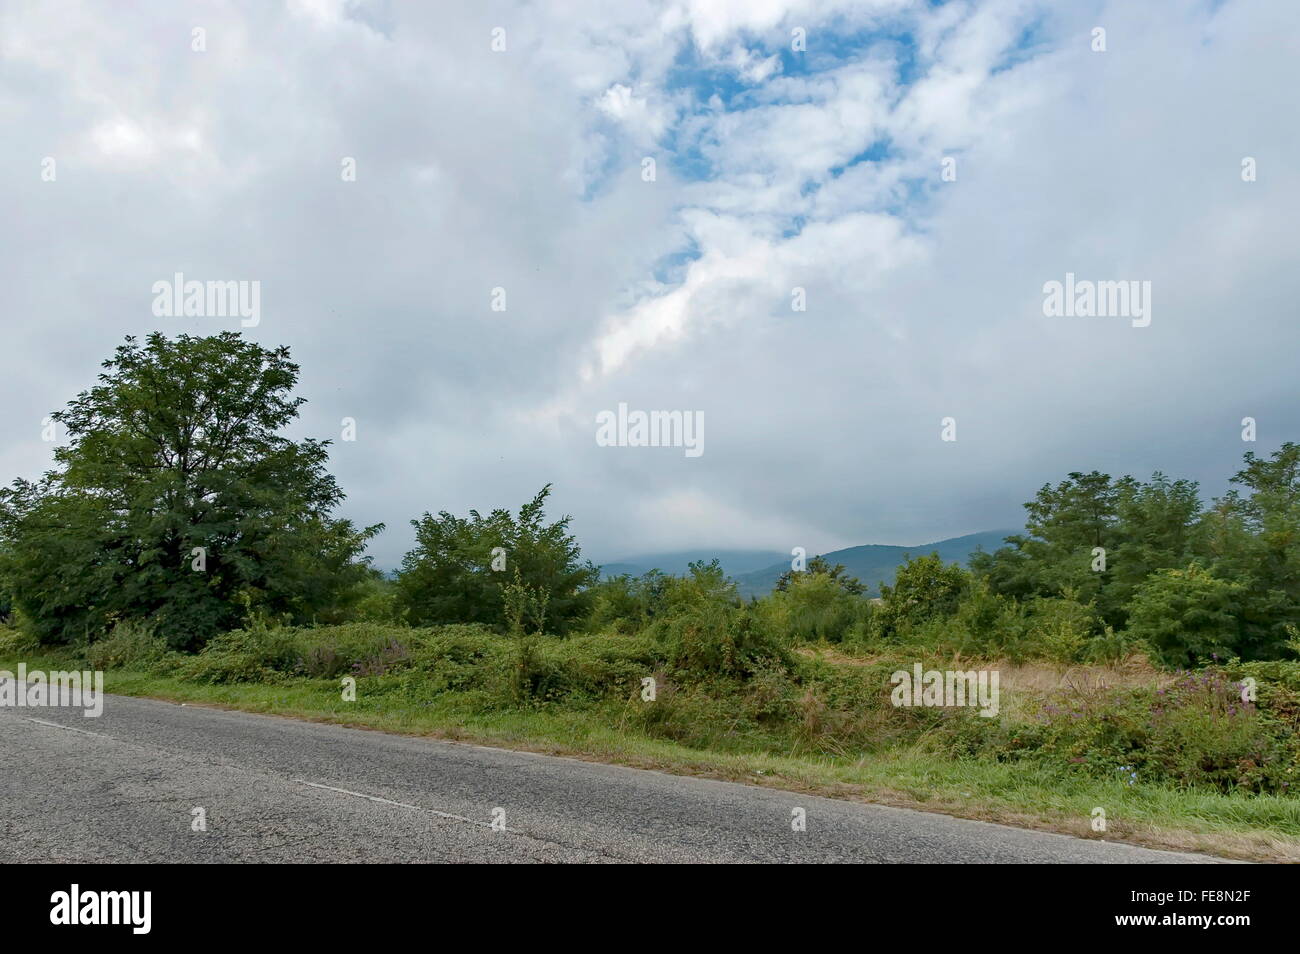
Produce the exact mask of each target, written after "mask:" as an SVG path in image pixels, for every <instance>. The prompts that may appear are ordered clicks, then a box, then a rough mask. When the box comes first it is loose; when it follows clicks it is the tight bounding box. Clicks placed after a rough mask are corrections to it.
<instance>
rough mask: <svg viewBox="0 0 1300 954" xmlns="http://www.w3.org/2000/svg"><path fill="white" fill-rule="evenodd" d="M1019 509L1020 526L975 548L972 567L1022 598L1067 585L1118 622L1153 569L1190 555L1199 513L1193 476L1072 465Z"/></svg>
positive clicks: (995, 586) (1062, 589)
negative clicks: (995, 542) (1139, 474)
mask: <svg viewBox="0 0 1300 954" xmlns="http://www.w3.org/2000/svg"><path fill="white" fill-rule="evenodd" d="M1025 509H1026V511H1027V512H1028V519H1027V520H1026V522H1025V530H1026V533H1025V534H1023V535H1015V536H1011V537H1008V538H1007V542H1008V543H1009V544H1010V546H1007V547H1003V548H1001V549H999V550H997V551H995V552H993V553H991V554H986V553H977V554H975V556H974V557H972V559H971V564H970V565H971V569H972V570H973V571H974V572H975V573H976V575H978V576H980V577H982V578H984V579H986V580H988V582H989V584H990V586H991V588H992V589H993V591H994V592H996V593H999V594H1003V595H1007V596H1014V597H1015V598H1017V599H1020V600H1028V599H1033V598H1036V597H1045V598H1046V597H1059V596H1061V595H1062V594H1064V593H1066V592H1071V593H1073V594H1074V595H1075V597H1077V598H1078V599H1079V600H1081V601H1082V602H1085V603H1094V604H1095V605H1096V607H1097V611H1098V613H1100V615H1101V617H1102V619H1103V620H1104V621H1105V622H1106V623H1108V624H1111V625H1112V626H1117V627H1118V626H1122V625H1123V624H1124V622H1125V620H1126V618H1127V609H1126V606H1127V604H1128V602H1129V600H1130V599H1131V598H1132V596H1133V594H1134V592H1135V591H1136V590H1137V588H1138V587H1139V586H1140V585H1141V584H1142V582H1143V581H1144V580H1146V578H1147V577H1148V576H1149V575H1150V574H1151V573H1153V572H1154V571H1155V570H1158V569H1163V568H1168V567H1177V566H1184V565H1186V562H1187V561H1188V560H1189V559H1190V558H1191V557H1192V556H1193V555H1194V546H1195V542H1196V540H1197V533H1198V529H1197V528H1198V524H1199V521H1200V516H1201V502H1200V497H1199V494H1198V490H1197V485H1196V483H1195V482H1193V481H1187V480H1177V481H1171V480H1169V479H1168V478H1167V477H1165V476H1164V475H1163V474H1161V473H1159V472H1157V473H1156V474H1154V475H1153V476H1152V478H1151V480H1150V481H1149V482H1147V483H1143V482H1142V481H1139V480H1135V479H1134V478H1132V477H1121V478H1120V479H1118V480H1114V479H1112V478H1111V477H1110V476H1109V475H1108V474H1102V473H1099V472H1097V471H1093V472H1092V473H1089V474H1084V473H1079V472H1075V473H1071V474H1070V475H1069V478H1068V479H1067V480H1064V481H1062V482H1061V483H1059V484H1057V485H1056V486H1055V487H1053V486H1051V485H1044V486H1043V487H1042V489H1040V490H1039V491H1038V494H1037V495H1036V497H1035V498H1034V500H1032V501H1030V502H1029V503H1027V504H1025Z"/></svg>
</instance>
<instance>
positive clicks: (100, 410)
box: [0, 332, 382, 648]
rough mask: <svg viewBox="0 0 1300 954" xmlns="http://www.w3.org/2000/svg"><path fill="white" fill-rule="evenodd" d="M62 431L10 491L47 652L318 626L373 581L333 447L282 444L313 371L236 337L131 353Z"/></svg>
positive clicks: (189, 340)
mask: <svg viewBox="0 0 1300 954" xmlns="http://www.w3.org/2000/svg"><path fill="white" fill-rule="evenodd" d="M103 367H104V371H103V373H102V374H100V376H99V383H98V384H97V385H96V386H94V387H92V388H90V389H89V390H87V391H83V392H82V393H81V394H80V395H78V396H77V397H76V399H75V400H73V401H72V402H71V403H70V404H69V405H68V407H67V408H66V409H65V410H63V411H60V412H58V413H56V414H54V415H53V416H54V418H55V420H56V421H57V422H58V423H59V424H61V425H62V426H63V427H64V428H65V429H66V433H67V444H66V445H65V446H60V447H59V448H58V449H57V450H56V451H55V455H54V456H55V463H56V466H55V469H54V470H52V471H50V472H49V473H47V474H46V475H45V476H44V478H42V479H41V480H40V481H37V482H34V483H33V482H28V481H21V480H20V481H17V482H16V483H15V484H14V485H13V486H12V487H10V488H8V489H7V490H4V491H0V535H2V537H3V543H2V544H0V573H2V574H3V576H4V578H5V580H6V583H7V585H8V587H9V589H10V591H11V592H12V593H13V600H14V603H15V605H16V606H17V608H18V610H19V611H20V612H21V613H22V615H23V617H24V619H25V620H26V621H27V623H28V625H30V626H31V627H33V628H34V630H35V631H36V633H37V635H38V636H39V637H40V638H41V639H42V641H44V642H67V641H71V640H79V639H94V638H96V637H97V636H98V635H101V634H103V633H104V632H105V631H106V630H107V629H108V628H109V627H111V626H112V625H113V623H114V622H116V621H119V620H125V619H133V620H140V621H146V622H148V623H150V624H151V625H153V626H154V627H155V628H156V629H157V631H158V632H159V633H160V634H162V635H164V636H165V637H166V638H167V639H168V641H169V642H170V643H171V644H172V645H174V646H177V647H183V648H193V647H195V646H198V645H201V644H202V643H203V642H204V641H206V640H207V639H208V638H209V637H210V636H211V635H213V634H214V633H216V632H218V631H220V630H222V629H226V628H230V627H233V626H236V625H238V624H239V622H240V621H241V619H242V618H243V616H244V615H245V614H246V613H248V612H249V611H253V612H264V613H266V614H268V615H273V616H288V617H289V618H290V619H291V620H293V621H309V620H311V619H312V618H313V617H315V616H317V615H318V614H322V613H324V614H328V613H329V612H330V611H332V610H333V609H335V608H336V607H337V606H338V604H339V602H340V601H342V600H346V599H347V598H348V594H349V593H350V592H352V591H353V590H355V589H356V587H357V584H358V583H359V582H360V581H361V580H363V579H364V578H365V576H366V574H367V567H366V565H365V564H366V563H367V560H366V559H365V558H363V557H362V556H361V553H362V550H363V549H364V546H365V542H366V540H367V539H369V538H370V537H371V536H373V535H374V534H375V533H377V532H378V531H379V530H380V529H381V528H382V527H381V526H379V525H377V526H374V527H368V528H357V527H355V526H353V524H352V523H351V522H349V521H347V520H342V519H338V518H336V517H334V516H332V511H333V510H334V509H335V508H336V506H337V505H338V504H339V503H340V502H341V501H342V499H343V493H342V491H341V490H340V489H339V486H338V484H337V483H336V482H335V480H334V478H333V477H332V476H331V475H330V474H329V473H328V472H327V471H326V469H325V464H326V460H327V456H328V452H327V447H328V443H329V442H328V441H317V440H311V439H305V440H301V441H293V440H290V439H289V438H287V437H285V436H283V435H282V434H281V433H280V431H281V430H282V429H283V428H285V427H286V426H287V425H289V424H290V423H291V422H292V421H294V419H295V418H297V416H298V408H299V407H300V406H301V405H302V404H303V403H304V399H302V398H295V397H292V396H291V395H290V392H291V391H292V389H293V388H294V386H295V384H296V382H297V378H298V366H297V365H295V364H293V363H292V362H291V361H290V360H289V352H288V349H287V348H277V349H274V350H268V349H266V348H263V347H261V346H259V345H257V344H256V343H254V342H251V341H247V340H245V339H244V338H242V337H241V336H240V335H238V334H236V333H234V332H224V333H222V334H219V335H213V336H210V337H195V336H190V335H180V336H179V337H177V338H176V339H174V340H170V339H168V338H167V337H165V336H164V335H162V334H160V333H154V334H151V335H149V336H148V338H147V339H146V340H145V342H144V343H143V344H140V343H138V342H137V341H136V339H134V338H131V337H128V338H127V339H126V343H125V344H123V345H121V346H120V347H118V349H117V351H116V353H115V354H114V355H113V357H111V358H110V359H108V360H107V361H105V362H104V365H103Z"/></svg>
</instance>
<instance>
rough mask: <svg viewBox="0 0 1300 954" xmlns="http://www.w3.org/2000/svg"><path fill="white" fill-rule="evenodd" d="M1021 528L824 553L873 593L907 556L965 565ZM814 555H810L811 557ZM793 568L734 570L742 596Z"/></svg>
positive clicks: (784, 563)
mask: <svg viewBox="0 0 1300 954" xmlns="http://www.w3.org/2000/svg"><path fill="white" fill-rule="evenodd" d="M1019 532H1020V531H1019V530H986V531H984V532H983V533H970V534H967V535H966V536H964V537H952V538H951V539H948V540H938V541H936V542H934V543H925V544H922V545H920V546H915V547H891V546H881V545H879V544H868V545H866V546H861V547H849V548H847V549H845V550H833V551H831V552H830V553H823V554H822V556H823V557H824V558H825V559H826V560H827V561H828V562H830V563H832V564H835V563H842V564H844V568H845V569H846V570H847V571H848V572H849V575H850V576H855V577H857V578H858V579H859V580H861V581H862V582H863V583H864V584H866V586H867V591H868V592H869V593H870V594H871V595H872V596H878V595H879V594H880V584H881V583H892V582H893V581H894V571H895V570H896V569H897V568H898V567H899V566H900V565H901V564H902V563H903V562H904V561H905V560H906V559H907V557H908V556H914V557H918V556H926V555H928V554H930V553H938V554H939V556H940V557H942V558H943V559H944V561H946V562H948V563H961V564H962V565H965V563H966V561H967V560H969V559H970V556H971V554H972V553H974V552H975V551H976V550H981V549H982V550H987V551H990V552H991V551H993V550H996V549H998V548H999V547H1001V546H1002V545H1003V543H1002V541H1003V538H1005V537H1006V536H1008V535H1009V534H1012V533H1019ZM812 556H813V554H809V558H811V557H812ZM789 569H790V560H789V559H782V560H781V561H780V562H779V563H774V564H773V565H772V566H768V567H764V568H763V569H761V570H754V571H752V572H749V573H733V574H732V576H734V577H735V580H736V582H737V583H738V584H739V585H740V592H741V595H743V596H747V597H748V596H762V595H764V594H766V593H769V592H771V590H772V587H773V586H775V585H776V581H777V580H778V579H780V578H781V574H782V573H785V572H786V571H787V570H789Z"/></svg>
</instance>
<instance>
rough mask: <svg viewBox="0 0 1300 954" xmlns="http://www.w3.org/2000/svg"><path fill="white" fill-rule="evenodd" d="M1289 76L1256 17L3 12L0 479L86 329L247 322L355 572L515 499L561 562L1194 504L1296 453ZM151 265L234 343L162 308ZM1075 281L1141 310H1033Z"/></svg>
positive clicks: (982, 7)
mask: <svg viewBox="0 0 1300 954" xmlns="http://www.w3.org/2000/svg"><path fill="white" fill-rule="evenodd" d="M1298 80H1300V4H1298V3H1295V2H1293V0H1163V2H1159V3H1148V2H1134V0H1118V2H1101V0H1097V2H1093V0H1071V2H1061V0H1041V2H1039V0H984V2H978V0H969V2H965V0H949V2H946V3H941V2H902V0H850V2H838V0H664V2H648V0H622V2H619V3H610V2H608V0H604V2H599V3H597V2H587V0H568V2H565V3H558V2H555V3H538V2H532V3H506V2H475V3H437V4H432V3H414V2H411V3H407V2H397V0H376V2H367V0H357V2H342V0H291V2H287V3H270V2H253V0H248V2H223V3H205V2H197V3H192V4H183V5H182V4H172V3H165V2H158V3H141V4H133V5H130V6H128V5H125V4H101V3H75V2H39V3H29V2H23V0H6V2H5V3H4V4H3V5H0V129H2V130H3V135H2V136H0V209H2V210H3V219H4V227H3V229H2V230H0V315H2V316H3V321H4V335H3V339H2V340H3V345H2V346H0V398H2V399H3V403H4V408H5V413H4V414H3V415H0V481H3V482H8V481H10V480H12V479H14V478H16V477H26V478H32V477H36V476H38V475H39V474H40V473H42V472H43V471H44V470H46V469H47V468H48V467H49V466H50V463H51V459H52V458H51V454H52V450H53V446H54V444H53V443H52V442H50V441H47V440H44V439H43V438H44V436H47V434H43V431H45V428H44V427H43V424H42V422H43V419H44V418H46V416H47V415H48V414H49V413H50V412H51V411H53V410H55V409H58V408H60V407H62V406H63V405H64V404H66V402H67V401H68V400H69V399H71V398H72V397H74V396H75V395H76V394H77V392H79V391H80V390H82V389H83V388H86V387H88V386H90V385H91V384H92V383H93V381H94V377H95V375H96V374H97V373H98V370H99V367H98V366H99V363H100V362H101V361H102V360H103V359H104V358H106V357H108V355H109V354H111V352H112V350H113V348H114V347H115V346H116V345H117V344H119V343H120V342H121V341H122V339H123V337H124V336H126V335H137V336H143V335H145V334H148V333H150V332H152V331H155V330H160V331H163V332H165V333H167V334H169V335H170V334H178V333H182V332H187V333H191V334H195V333H216V332H218V331H223V330H241V331H242V333H244V334H245V335H247V336H249V337H251V338H252V339H254V340H256V341H258V342H261V343H263V344H265V345H267V346H277V345H282V344H283V345H288V346H289V347H290V349H291V351H292V354H293V357H294V360H295V361H296V362H297V363H299V364H300V365H301V368H302V375H301V379H300V383H299V388H298V393H299V394H301V395H302V396H303V397H305V398H306V399H307V401H308V403H307V404H306V405H304V407H303V409H302V417H301V420H300V422H299V423H298V424H297V425H296V426H295V429H294V432H295V434H297V435H300V436H307V435H310V436H314V437H319V438H329V439H333V440H334V441H335V443H334V445H333V447H332V448H331V468H332V470H333V472H334V473H335V474H336V475H337V477H338V479H339V481H340V483H341V485H342V487H343V489H344V490H345V492H346V493H347V495H348V497H347V501H346V503H345V504H344V505H343V508H342V512H343V514H344V515H346V516H348V517H351V518H353V519H355V520H357V521H358V522H361V523H365V524H370V523H375V522H383V523H385V524H387V527H388V529H387V530H386V531H385V532H384V533H383V534H382V535H381V536H380V537H379V538H377V539H376V540H375V541H374V542H373V543H372V546H371V550H370V552H371V553H372V554H373V556H374V557H375V560H376V563H377V564H378V565H381V566H393V565H396V564H397V563H398V562H399V561H400V558H401V555H402V553H404V552H405V550H406V549H408V548H409V546H410V544H411V541H412V534H411V531H410V527H409V524H408V522H409V521H410V520H411V519H412V518H414V517H417V516H418V515H419V514H421V513H423V512H425V511H431V512H435V513H436V512H438V511H440V510H448V511H451V512H453V513H462V514H463V513H465V512H466V511H468V510H469V509H471V508H476V509H479V510H481V511H487V510H489V509H492V508H495V507H510V508H517V507H518V506H519V505H520V504H522V503H523V502H525V501H526V500H527V499H529V498H530V497H531V496H532V495H533V494H534V493H535V492H536V491H537V490H538V489H539V488H541V487H542V485H544V484H547V483H551V484H553V485H554V490H553V495H552V504H551V509H550V512H552V513H553V514H556V515H559V514H561V513H568V514H571V515H572V516H573V523H572V529H573V531H574V532H575V533H576V535H577V536H578V539H579V540H580V542H581V543H582V544H583V547H584V552H585V553H586V554H587V555H589V556H592V557H594V558H595V559H597V560H598V561H600V560H614V559H618V558H621V557H627V556H630V555H634V554H642V553H649V552H659V551H666V550H677V549H695V548H710V547H715V548H719V549H742V548H758V549H768V550H782V551H789V550H790V549H791V548H793V547H796V546H802V547H805V548H806V549H807V551H808V552H810V553H813V552H825V551H828V550H831V549H836V548H839V547H844V546H852V545H857V544H862V543H887V544H901V545H917V544H921V543H925V542H929V541H933V540H938V539H941V538H946V537H951V536H957V535H960V534H965V533H971V532H975V531H980V530H987V529H991V528H998V527H1009V526H1018V525H1020V524H1021V522H1022V519H1023V509H1022V506H1021V505H1022V504H1023V502H1024V501H1026V500H1028V499H1030V498H1031V497H1032V495H1033V493H1034V491H1035V490H1036V489H1037V488H1038V487H1040V486H1041V485H1042V484H1044V483H1046V482H1048V481H1053V482H1055V481H1057V480H1060V479H1061V478H1063V477H1064V476H1065V475H1066V474H1067V473H1069V472H1070V471H1076V470H1084V471H1087V470H1092V469H1099V470H1103V471H1107V472H1110V473H1113V474H1116V475H1119V474H1126V473H1128V474H1133V475H1135V476H1139V477H1146V476H1149V475H1150V474H1151V473H1152V472H1154V471H1156V470H1161V471H1163V472H1165V473H1167V474H1169V475H1171V476H1176V477H1188V478H1192V479H1196V480H1199V481H1201V483H1202V486H1203V489H1204V491H1205V493H1206V495H1207V496H1209V495H1213V494H1219V493H1222V492H1223V491H1224V490H1225V489H1227V483H1226V481H1227V478H1228V477H1230V476H1231V475H1232V474H1233V473H1234V472H1236V470H1238V469H1239V467H1240V464H1241V459H1242V455H1243V454H1244V453H1245V452H1246V451H1254V452H1256V453H1259V454H1267V453H1270V452H1271V451H1272V450H1274V449H1276V447H1277V446H1278V445H1280V444H1281V443H1282V442H1283V441H1286V440H1298V439H1300V407H1297V402H1296V400H1295V395H1296V371H1295V364H1296V361H1295V359H1296V356H1297V353H1298V352H1300V348H1298V347H1297V346H1298V345H1300V320H1298V319H1300V314H1298V313H1297V301H1300V269H1298V268H1297V267H1296V258H1297V237H1298V225H1297V223H1298V222H1300V215H1297V213H1298V212H1300V164H1297V161H1296V156H1297V147H1300V112H1298V111H1297V108H1296V105H1295V91H1296V88H1297V86H1298V85H1300V84H1298V82H1297V81H1298ZM51 160H52V162H51ZM647 160H652V162H653V165H652V166H651V164H650V162H648V161H647ZM349 163H350V165H349ZM1248 167H1249V171H1248ZM349 170H351V172H352V173H354V174H350V172H349ZM651 172H652V173H653V174H651ZM176 273H181V274H183V275H184V276H185V278H186V279H187V280H199V281H236V282H247V283H252V282H257V283H258V288H259V289H260V308H259V312H258V316H257V324H256V325H255V326H249V327H243V322H241V320H240V318H239V316H228V315H227V316H223V315H212V314H206V315H198V316H196V315H189V316H183V315H182V316H171V315H165V314H164V315H159V314H156V310H157V309H156V308H155V307H154V304H155V293H154V286H155V283H157V282H159V281H171V280H172V278H173V276H174V275H175V274H176ZM1067 274H1069V275H1073V276H1075V280H1076V281H1096V282H1125V283H1128V282H1137V283H1138V284H1137V286H1127V285H1126V286H1125V287H1135V288H1136V289H1148V292H1147V296H1144V300H1145V302H1146V304H1147V306H1149V307H1148V310H1147V313H1146V316H1145V318H1141V319H1139V318H1130V316H1128V315H1127V314H1125V313H1121V314H1108V315H1104V316H1093V317H1088V316H1085V315H1080V314H1073V315H1049V314H1046V313H1045V312H1046V311H1048V309H1046V308H1045V298H1046V292H1045V286H1046V285H1047V284H1048V283H1050V282H1053V281H1056V282H1061V283H1062V284H1063V285H1064V283H1065V282H1066V281H1067V277H1066V276H1067ZM1145 283H1149V284H1145ZM1148 296H1149V297H1148ZM1136 300H1137V299H1135V302H1136ZM800 304H802V306H803V307H802V309H800V308H799V307H798V305H800ZM501 306H504V310H501ZM1144 322H1145V323H1144ZM620 404H624V405H626V406H627V408H628V409H630V410H631V411H637V410H641V411H647V412H648V411H652V410H662V411H681V412H683V414H685V415H690V419H691V420H697V419H702V421H703V429H702V432H701V433H702V438H703V439H702V442H701V443H700V447H699V449H700V450H701V451H702V452H701V453H699V454H698V455H688V454H687V453H685V449H684V448H683V447H682V446H660V447H652V446H629V444H628V443H627V442H626V441H625V442H623V443H622V444H619V443H618V442H617V441H616V442H615V443H614V444H613V445H612V446H611V445H610V442H609V441H608V440H606V441H603V442H602V441H601V440H599V439H598V427H597V420H598V416H599V415H601V414H602V412H611V413H617V410H618V408H619V406H620ZM1246 417H1251V418H1254V419H1255V421H1256V437H1257V439H1256V440H1255V441H1253V442H1248V441H1244V440H1243V435H1242V431H1243V428H1242V420H1243V418H1246ZM345 418H350V419H351V420H352V421H354V422H355V424H354V433H351V434H348V436H351V437H354V438H355V439H351V440H344V439H342V438H343V436H344V435H345V428H344V425H343V421H344V419H345ZM946 419H951V421H947V420H946ZM56 436H57V435H56ZM945 437H955V439H950V440H945V439H944V438H945Z"/></svg>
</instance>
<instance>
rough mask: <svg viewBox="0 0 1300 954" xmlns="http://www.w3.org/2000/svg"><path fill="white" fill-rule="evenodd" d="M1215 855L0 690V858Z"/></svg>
mask: <svg viewBox="0 0 1300 954" xmlns="http://www.w3.org/2000/svg"><path fill="white" fill-rule="evenodd" d="M200 808H201V809H202V810H203V812H202V815H203V820H204V821H205V822H206V831H195V830H193V829H194V827H195V823H196V820H197V819H198V816H197V815H196V814H195V813H194V810H195V809H200ZM797 808H798V809H803V811H804V813H805V818H806V830H804V831H793V830H792V827H791V820H792V818H793V817H794V815H793V810H794V809H797ZM494 809H501V810H502V812H503V813H502V814H498V815H497V820H498V827H497V828H494V827H493V818H494V815H493V812H494ZM502 822H503V823H504V826H505V830H499V828H500V824H501V823H502ZM1213 860H1215V859H1210V858H1206V857H1204V856H1200V855H1189V854H1178V853H1173V852H1161V851H1152V850H1148V849H1144V848H1138V847H1135V846H1130V845H1122V844H1114V843H1108V842H1102V841H1092V840H1082V839H1076V838H1070V837H1067V836H1064V835H1056V834H1050V833H1045V832H1033V831H1024V830H1021V829H1017V828H1008V827H1004V826H1001V825H992V824H988V823H985V822H975V821H966V820H962V819H956V818H950V817H947V816H945V815H935V814H929V813H925V812H917V811H910V810H906V809H899V808H888V807H883V806H875V805H862V804H858V803H854V802H846V801H839V800H834V799H826V798H815V797H812V796H809V795H802V794H797V793H792V792H783V791H777V790H773V789H767V788H758V787H754V786H748V785H741V784H736V783H730V782H718V781H711V780H707V779H698V778H686V777H680V776H674V775H666V774H663V773H660V772H650V771H643V770H639V769H630V768H623V767H620V766H613V765H599V764H593V763H589V762H582V761H577V760H574V759H565V758H555V757H551V756H543V755H534V754H530V753H525V752H512V751H506V750H501V749H491V748H484V747H481V746H473V745H463V744H457V743H450V742H439V741H433V740H428V739H419V738H409V737H405V736H397V735H389V734H385V733H380V732H370V731H365V730H361V729H348V728H344V727H341V726H331V725H319V724H315V723H309V722H297V721H293V720H289V719H280V718H274V717H268V716H259V715H252V714H248V713H240V712H228V711H222V710H217V709H208V708H202V707H194V706H181V705H177V704H174V703H168V702H159V701H155V700H149V699H133V698H128V697H124V696H108V697H106V704H105V709H104V714H103V716H102V717H100V718H98V719H94V718H84V717H83V716H82V715H81V712H80V710H75V709H66V708H65V709H58V708H48V709H14V708H0V861H6V862H13V861H30V862H40V861H60V862H306V863H315V862H874V863H886V864H897V863H904V862H951V863H959V864H960V863H972V862H975V863H979V862H1021V863H1058V862H1060V863H1070V862H1086V863H1187V862H1207V861H1213Z"/></svg>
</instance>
